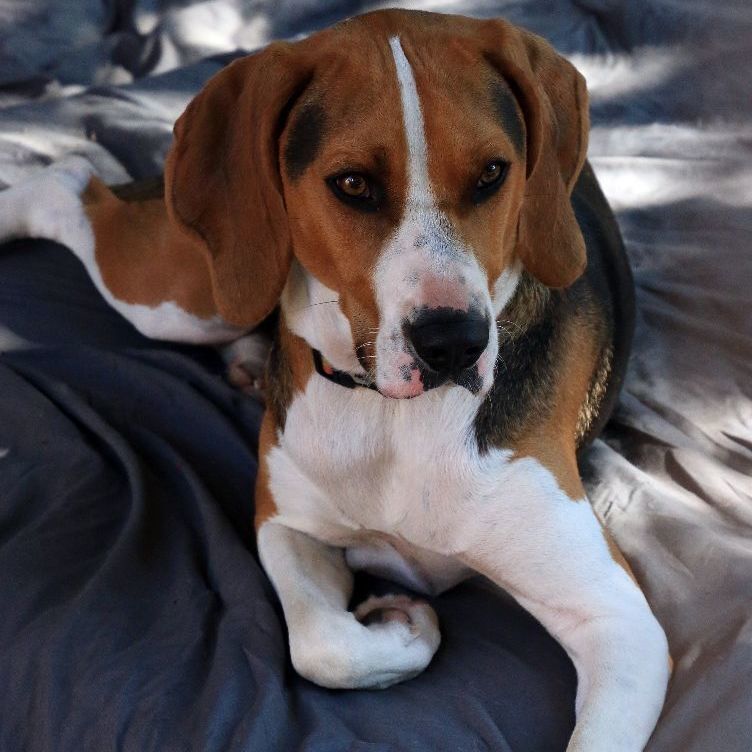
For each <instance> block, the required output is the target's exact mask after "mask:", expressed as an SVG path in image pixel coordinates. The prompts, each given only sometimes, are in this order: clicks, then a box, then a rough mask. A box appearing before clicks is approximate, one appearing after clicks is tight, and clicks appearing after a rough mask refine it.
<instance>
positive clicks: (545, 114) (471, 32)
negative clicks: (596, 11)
mask: <svg viewBox="0 0 752 752" xmlns="http://www.w3.org/2000/svg"><path fill="white" fill-rule="evenodd" d="M251 61H253V62H251ZM262 63H263V65H262ZM233 69H234V70H233ZM217 111H220V112H224V115H225V117H230V118H232V119H233V120H236V121H238V122H239V123H240V125H235V126H233V127H232V129H231V132H230V133H229V134H228V133H227V132H226V129H227V126H224V130H223V126H222V125H221V123H220V122H218V116H217ZM228 112H229V113H230V114H229V115H228V114H227V113H228ZM212 113H213V114H212ZM586 127H587V116H586V107H585V105H584V87H583V83H582V80H581V77H579V75H578V74H577V73H576V72H575V71H574V69H573V68H572V67H571V66H570V65H569V64H568V63H566V62H565V61H564V60H563V59H561V58H559V57H558V56H557V55H556V54H555V53H554V52H553V50H551V48H550V47H548V46H547V45H546V44H545V43H544V42H543V41H542V40H540V39H538V38H537V37H533V36H532V35H529V34H527V33H524V32H521V31H520V30H517V29H515V28H514V27H511V26H510V25H508V24H506V23H504V22H480V21H473V20H470V19H463V18H459V17H451V16H436V15H433V14H422V13H409V12H400V11H389V12H381V13H375V14H369V15H367V16H363V17H359V18H357V19H354V20H352V21H350V22H347V23H346V24H342V25H340V26H338V27H335V28H333V29H330V30H327V31H325V32H322V33H321V34H318V35H315V36H313V37H310V38H309V39H307V40H305V41H303V42H300V43H297V44H295V45H282V46H279V45H278V46H276V47H272V48H268V49H267V51H265V52H264V53H260V55H258V56H254V58H246V59H245V61H238V62H237V63H235V64H233V65H232V66H230V68H228V69H226V70H225V71H223V72H222V73H221V74H219V75H218V76H217V77H215V79H213V81H212V82H210V84H209V85H208V86H207V88H206V89H205V91H204V92H203V93H202V94H201V95H199V97H197V98H196V100H194V102H193V103H192V104H191V106H190V107H189V108H188V110H187V111H186V113H185V114H184V115H183V117H182V118H181V121H179V123H178V125H177V126H176V145H175V146H174V147H173V150H172V152H171V154H170V158H169V160H168V169H167V188H168V191H167V198H168V206H169V207H170V210H171V216H173V217H174V218H175V219H176V220H177V221H179V222H181V223H183V224H184V225H185V226H187V228H188V229H189V230H190V231H192V232H194V233H197V234H198V235H199V236H200V237H201V238H202V239H203V240H204V241H205V243H206V245H207V253H208V258H209V260H210V267H211V270H212V275H213V279H212V281H213V285H214V289H215V294H216V295H217V298H218V303H219V304H220V310H221V311H222V313H223V315H224V316H225V318H227V319H229V320H231V321H233V323H235V322H242V323H244V324H245V323H247V322H249V321H250V320H258V318H260V314H261V313H264V312H266V311H268V309H269V308H270V307H271V306H272V305H274V304H275V303H276V301H277V299H278V297H279V295H280V293H281V289H282V287H283V286H284V284H285V282H286V280H287V274H288V270H289V269H290V263H291V259H292V258H293V257H294V258H295V259H296V260H297V262H298V265H299V267H300V268H302V270H304V271H303V272H302V273H303V274H304V275H306V285H307V287H308V292H309V293H310V290H311V287H314V288H315V290H314V293H315V294H314V295H313V296H311V295H309V299H308V300H307V305H308V306H309V308H308V313H301V311H300V310H299V309H301V308H303V306H302V305H297V306H296V303H295V301H293V302H292V303H289V305H288V308H289V310H288V311H286V312H285V313H286V316H287V317H288V319H290V321H291V323H292V324H293V326H292V328H293V330H296V326H295V324H296V323H297V324H299V326H298V327H297V333H300V334H302V335H303V336H305V334H306V331H309V332H310V331H311V330H312V328H316V327H318V329H319V330H320V329H322V328H326V327H328V328H329V329H330V330H331V331H329V332H328V333H325V334H323V335H322V332H321V331H318V333H317V336H318V337H319V339H318V341H317V342H316V343H315V344H316V345H317V346H318V345H319V344H320V342H322V341H323V342H324V346H321V347H320V349H322V352H323V354H324V356H326V357H327V358H329V359H331V360H332V362H333V363H334V365H335V366H336V367H338V368H347V369H348V370H352V368H353V366H354V367H355V368H359V369H361V372H364V373H366V374H368V375H370V376H371V377H372V378H375V382H376V386H377V388H378V389H379V391H380V392H381V393H382V394H384V395H386V396H389V397H414V396H416V395H419V394H421V393H422V392H423V391H425V390H427V389H429V388H432V387H434V386H438V385H440V384H442V383H445V382H452V383H455V384H457V385H459V386H462V387H465V388H467V389H468V390H470V391H471V392H473V393H475V394H483V393H485V392H486V391H487V390H488V389H489V387H490V385H491V383H492V380H493V369H494V364H495V361H496V356H497V350H498V339H497V330H496V318H497V316H498V315H499V313H500V311H501V309H502V308H503V306H504V305H505V304H506V302H507V301H508V300H509V299H510V297H511V295H512V293H513V291H514V288H515V284H516V279H517V277H518V274H519V270H520V269H521V268H522V267H523V266H524V267H525V268H526V269H527V270H528V271H529V272H530V273H532V274H534V275H535V276H537V277H538V278H539V279H541V280H542V281H543V282H544V283H546V284H551V285H554V286H563V285H566V284H569V283H570V282H571V281H573V279H575V278H576V277H577V276H578V275H579V273H580V272H581V271H582V268H583V266H584V246H583V243H582V237H581V235H580V233H579V230H578V229H577V225H576V222H575V221H574V217H573V215H572V211H571V206H570V205H569V201H568V196H569V192H570V191H571V188H572V186H573V184H574V181H575V179H576V176H577V173H578V172H579V169H580V167H581V165H582V162H583V160H584V152H585V143H586V137H585V133H586ZM202 137H203V149H204V153H202V154H201V155H197V154H196V151H197V148H198V143H199V141H200V140H201V138H202ZM207 149H208V156H207ZM191 152H192V153H193V154H194V156H195V157H196V158H197V159H198V162H199V163H200V164H201V165H202V166H203V172H202V171H201V170H200V169H199V168H198V167H194V166H192V165H191V164H189V162H188V158H187V157H188V155H189V154H190V153H191ZM270 152H271V153H270ZM212 158H213V159H214V162H211V161H210V160H211V159H212ZM215 162H216V163H219V164H218V165H216V164H215ZM213 165H214V166H213ZM220 168H221V169H220ZM207 172H209V173H210V178H209V179H208V178H207V174H206V173H207ZM212 178H213V179H212ZM261 178H266V180H267V183H266V185H264V184H263V183H261V182H260V180H261ZM220 202H223V203H222V204H220ZM254 242H255V243H256V244H257V245H262V246H263V248H259V249H258V250H256V249H255V248H254V249H253V250H251V249H250V248H249V245H250V244H252V243H254ZM254 265H255V268H254ZM300 268H298V269H297V271H295V274H297V275H298V276H299V275H300V273H301V272H300ZM293 269H294V270H295V269H296V267H293ZM289 288H290V284H289V283H288V290H289ZM244 290H245V292H244ZM311 297H314V298H315V297H318V298H319V299H317V300H316V299H313V300H312V299H310V298H311ZM300 302H301V301H299V300H298V301H297V303H300ZM223 303H224V309H223V308H222V305H223ZM318 305H320V306H322V307H327V306H329V307H331V308H330V309H329V310H328V311H327V314H326V316H318V318H317V317H316V312H315V311H314V307H315V306H318ZM283 307H284V306H283ZM305 317H308V318H309V319H310V320H309V321H307V322H305V321H303V322H301V319H304V318H305ZM323 321H326V324H323V323H322V322H323ZM327 343H328V344H330V345H331V348H332V352H328V351H327V347H326V346H325V345H326V344H327ZM311 344H314V343H311ZM343 349H344V350H346V351H347V350H349V352H350V354H351V357H350V359H349V360H348V359H347V358H345V359H344V362H343V358H342V356H341V351H342V350H343ZM335 351H336V352H335ZM348 366H349V368H348Z"/></svg>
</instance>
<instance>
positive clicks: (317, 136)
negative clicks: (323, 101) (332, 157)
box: [284, 102, 326, 180]
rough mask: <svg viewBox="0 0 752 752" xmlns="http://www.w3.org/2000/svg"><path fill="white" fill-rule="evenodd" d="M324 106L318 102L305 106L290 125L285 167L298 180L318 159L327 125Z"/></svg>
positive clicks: (291, 177)
mask: <svg viewBox="0 0 752 752" xmlns="http://www.w3.org/2000/svg"><path fill="white" fill-rule="evenodd" d="M325 121H326V118H325V115H324V108H323V107H321V105H319V104H316V103H313V102H312V103H309V104H306V105H304V106H303V108H302V109H301V111H300V112H299V113H298V114H297V115H296V116H295V118H294V120H293V121H292V123H291V125H290V132H289V135H288V136H287V145H286V146H285V157H284V161H285V169H286V170H287V175H288V176H289V177H290V179H291V180H296V179H297V178H299V177H300V176H301V175H302V174H303V173H304V172H305V171H306V168H307V167H308V166H309V165H310V164H311V162H313V160H314V159H316V155H317V154H318V151H319V148H320V146H321V141H322V139H323V137H324V130H325V125H326V122H325Z"/></svg>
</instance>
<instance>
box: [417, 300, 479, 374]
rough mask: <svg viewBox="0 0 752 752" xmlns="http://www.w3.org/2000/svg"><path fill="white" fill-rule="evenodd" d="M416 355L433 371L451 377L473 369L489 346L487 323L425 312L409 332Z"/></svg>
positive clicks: (456, 313)
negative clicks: (471, 367) (467, 369)
mask: <svg viewBox="0 0 752 752" xmlns="http://www.w3.org/2000/svg"><path fill="white" fill-rule="evenodd" d="M406 333H407V337H408V339H409V340H410V341H411V342H412V345H413V348H414V350H415V353H416V354H417V355H418V357H419V358H420V359H421V360H422V361H423V362H424V363H425V364H426V365H427V366H428V367H429V368H430V369H431V370H433V371H437V372H438V373H440V374H442V375H444V376H454V375H456V374H459V373H460V372H461V371H464V370H465V369H466V368H470V366H472V365H474V364H475V362H476V361H477V360H478V358H480V356H481V355H482V354H483V351H484V350H485V349H486V346H487V345H488V335H489V329H488V320H487V319H486V318H485V317H484V316H482V315H480V314H477V313H472V312H471V313H465V312H462V311H449V312H446V311H435V310H434V311H431V310H429V311H426V312H425V313H422V314H421V315H420V316H419V317H418V318H417V319H416V320H415V321H414V322H413V323H412V324H411V325H410V326H409V327H408V328H407V332H406Z"/></svg>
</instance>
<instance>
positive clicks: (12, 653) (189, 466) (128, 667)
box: [0, 0, 752, 752]
mask: <svg viewBox="0 0 752 752" xmlns="http://www.w3.org/2000/svg"><path fill="white" fill-rule="evenodd" d="M393 4H394V3H384V5H393ZM405 5H407V6H411V7H416V6H418V5H419V6H420V7H421V8H424V9H434V10H442V11H446V12H463V13H469V14H475V15H482V16H491V15H504V16H506V17H507V18H509V19H510V20H512V21H514V22H517V23H521V24H523V25H525V26H527V27H528V28H531V29H532V30H534V31H536V32H538V33H541V34H543V35H544V36H546V37H548V38H549V39H550V40H551V41H552V42H553V43H554V44H555V45H556V46H557V48H558V49H559V50H560V51H562V52H563V53H565V54H567V55H568V56H569V57H570V58H571V59H572V60H573V62H575V64H576V65H578V67H579V68H580V69H581V70H582V71H583V73H584V74H585V75H586V77H587V79H588V85H589V88H590V92H591V97H592V110H591V112H592V121H593V130H592V135H591V148H590V154H589V157H590V160H591V162H592V164H593V166H594V168H595V170H596V172H597V174H598V177H599V179H600V180H601V183H602V185H603V187H604V190H605V192H606V194H607V196H608V198H609V200H610V201H611V203H612V206H613V207H614V209H615V210H616V212H617V218H618V220H619V223H620V226H621V228H622V231H623V233H624V237H625V241H626V245H627V249H628V252H629V254H630V258H631V261H632V264H633V268H634V272H635V278H636V283H637V296H638V321H637V331H636V338H635V346H634V355H633V357H632V360H631V363H630V370H629V373H628V376H627V381H626V386H625V390H624V393H623V395H622V400H621V404H620V407H619V410H618V411H617V414H616V416H615V418H614V420H613V421H612V423H611V424H610V426H609V427H608V429H607V431H606V433H605V434H604V436H603V437H602V439H601V440H598V441H597V442H596V443H595V444H594V446H593V447H592V449H591V451H590V452H589V454H588V456H587V457H586V460H585V467H584V468H583V469H584V471H585V473H586V476H587V479H588V487H589V490H590V493H591V496H592V499H593V501H594V504H595V506H596V508H597V510H598V511H599V512H600V513H601V514H602V516H603V517H604V518H605V519H606V521H607V523H608V525H609V527H610V528H611V530H612V531H613V534H614V536H615V538H616V540H617V541H618V543H619V545H620V546H621V547H622V549H623V550H624V552H625V553H626V555H627V557H628V558H629V560H630V562H631V564H632V566H633V568H634V569H635V571H636V573H637V576H638V578H639V579H640V581H641V582H642V584H643V586H644V589H645V591H646V594H647V596H648V599H649V601H650V602H651V604H652V606H653V608H654V609H655V611H656V613H657V615H658V617H659V619H660V621H661V622H662V624H663V625H664V626H665V628H666V630H667V633H668V636H669V641H670V644H671V649H672V654H673V656H674V659H675V662H676V671H675V675H674V678H673V680H672V683H671V687H670V690H669V695H668V699H667V704H666V708H665V710H664V713H663V716H662V718H661V720H660V722H659V725H658V728H657V730H656V733H655V735H654V737H653V740H652V742H651V744H650V746H649V750H650V752H674V751H675V750H682V752H707V751H708V750H718V752H742V751H743V750H744V751H746V750H748V749H749V747H750V741H749V740H750V739H751V738H752V679H751V677H752V649H751V648H750V645H752V610H751V609H750V601H751V600H752V481H750V476H751V475H752V262H751V261H750V256H749V249H750V244H751V242H752V87H751V86H750V75H749V70H750V63H752V56H751V55H750V52H751V51H752V8H751V7H750V6H749V3H748V2H745V1H744V0H737V1H736V2H733V0H725V1H724V2H717V1H716V0H684V2H675V1H672V0H634V1H633V2H629V3H626V2H617V1H613V0H555V1H554V2H551V1H548V0H546V1H545V2H544V0H538V1H536V0H517V1H516V2H514V1H512V0H510V1H508V2H499V1H498V0H497V1H496V2H493V1H492V0H487V1H484V0H475V1H474V0H466V1H465V2H456V3H447V2H421V3H419V4H418V3H405ZM372 7H379V4H368V3H365V2H349V3H348V2H342V1H340V2H336V1H334V0H333V1H331V2H302V1H301V2H294V0H278V1H277V2H271V1H270V0H255V1H253V0H248V1H246V2H242V1H241V0H207V1H206V2H199V3H191V2H188V1H187V0H182V1H178V0H174V1H173V0H107V1H106V2H102V0H80V2H75V3H74V2H57V3H52V2H43V0H26V1H25V2H14V0H0V35H2V38H0V184H5V185H7V184H12V183H14V182H16V181H18V180H20V179H22V178H23V177H24V176H26V175H28V174H31V173H32V172H33V171H34V170H36V169H39V167H41V166H42V165H45V164H48V163H49V162H52V161H55V160H57V159H60V158H61V157H62V156H64V155H66V154H69V153H77V154H83V155H85V156H86V157H87V158H89V159H90V160H91V161H92V163H93V164H94V165H95V166H96V168H97V170H98V171H99V173H100V174H101V175H102V176H103V177H104V179H105V180H107V181H110V182H123V181H124V180H127V179H129V178H138V177H146V176H149V175H154V174H157V173H159V172H160V171H161V168H162V162H163V158H164V154H165V151H166V149H167V147H168V145H169V143H170V129H171V125H172V122H173V121H174V119H175V118H176V117H177V115H178V114H179V113H180V111H181V110H182V108H183V107H184V106H185V104H186V102H187V101H188V100H189V99H190V97H191V96H192V95H193V94H194V93H195V92H196V91H197V90H198V88H199V87H200V86H201V84H202V82H203V81H205V80H206V78H207V77H208V76H209V75H211V74H212V73H213V72H215V71H216V70H218V69H219V67H220V65H222V64H223V63H224V62H226V61H227V60H228V59H229V57H231V56H232V55H233V54H237V51H238V49H239V48H244V49H246V50H250V49H253V48H255V47H257V46H259V45H262V44H264V43H266V42H267V41H269V40H270V39H272V38H276V37H280V36H294V35H297V34H301V33H306V32H308V31H310V30H312V29H314V28H317V27H320V26H323V25H326V24H329V23H331V22H333V21H335V20H337V19H339V18H341V17H344V16H346V15H350V14H352V13H354V12H359V11H361V10H365V9H366V8H372ZM0 279H1V280H2V283H1V284H0V350H3V351H4V352H3V354H2V355H1V356H0V612H1V613H2V616H1V617H0V750H2V751H3V752H5V751H6V750H8V751H9V752H15V751H16V750H55V751H57V750H82V749H83V750H89V749H91V750H104V749H124V750H139V751H140V750H148V749H154V750H160V751H163V750H188V749H189V750H194V749H195V750H228V749H239V750H241V749H242V750H280V752H282V751H286V750H291V749H306V750H316V751H317V752H319V751H321V752H328V750H357V751H358V752H360V751H362V750H408V749H409V750H426V752H428V750H457V749H462V750H476V749H477V750H483V749H493V750H514V751H515V752H524V751H527V750H529V751H530V752H537V751H538V750H557V749H563V747H564V745H565V739H566V737H567V734H568V733H569V730H570V729H571V725H572V721H573V718H572V703H573V697H574V675H573V672H572V669H571V666H570V664H569V662H568V660H567V659H566V657H565V656H564V655H563V654H562V652H561V651H560V650H559V649H558V646H556V645H555V644H554V643H553V642H552V641H551V640H550V639H549V638H548V637H547V636H546V635H545V634H544V633H543V632H542V630H541V629H540V627H539V626H538V625H537V624H536V623H535V622H534V621H533V620H532V619H530V618H529V617H528V616H527V615H526V614H524V612H522V611H520V610H519V609H517V608H516V607H515V606H514V605H513V604H511V603H510V602H509V601H508V600H507V599H506V598H505V597H504V595H503V594H502V593H500V592H499V591H497V590H496V589H494V588H493V587H491V586H490V585H488V584H487V583H484V582H483V581H480V580H476V581H473V582H471V583H468V584H467V585H464V586H462V587H460V588H457V589H455V590H454V591H452V592H450V593H448V594H446V595H445V596H442V597H441V598H439V599H437V600H436V602H435V603H434V604H433V605H434V606H435V607H436V608H437V611H438V612H439V615H440V618H441V619H442V627H443V631H444V635H445V642H444V645H443V647H442V649H441V651H440V653H439V654H438V655H437V658H436V660H435V662H434V663H433V664H432V666H431V667H430V668H429V670H428V671H427V672H426V673H425V674H424V675H422V676H420V677H418V678H417V679H415V680H413V681H411V682H408V683H406V684H404V685H400V686H398V687H395V688H393V689H390V690H388V691H386V692H380V693H379V692H328V691H326V690H322V689H319V688H317V687H314V686H313V685H311V684H309V683H307V682H305V681H303V680H300V679H298V678H297V677H295V676H294V675H293V674H292V673H291V669H290V667H289V661H288V659H287V658H286V653H285V635H284V622H283V620H281V618H280V613H279V610H278V608H277V606H276V601H275V600H274V597H273V594H272V592H271V590H270V589H269V586H268V583H267V582H266V580H265V579H264V577H263V574H262V573H261V571H260V569H259V567H258V564H257V561H256V559H255V557H254V552H253V540H252V534H251V518H252V483H253V476H254V473H255V460H254V449H255V441H256V430H257V427H258V419H259V415H260V408H259V406H258V405H257V404H256V403H255V402H254V401H253V400H250V399H248V398H244V397H242V396H240V395H239V394H237V393H236V392H234V391H232V390H231V389H230V388H229V387H228V386H227V385H226V384H225V383H224V382H223V380H222V376H221V364H220V363H219V362H218V361H217V359H216V357H215V355H214V354H213V353H212V352H210V351H206V350H203V349H199V348H187V347H182V348H178V347H175V348H168V347H164V346H157V345H156V344H155V343H150V342H147V341H145V340H143V339H142V338H141V337H139V336H138V335H137V334H136V333H135V332H134V331H133V330H132V329H130V327H129V326H128V325H127V324H126V323H125V322H123V321H122V320H120V319H119V318H118V316H117V315H116V314H115V313H114V312H112V311H110V310H109V309H107V307H106V306H105V305H104V304H103V303H102V302H101V300H99V298H98V297H97V295H96V293H95V292H94V291H93V289H92V288H91V286H90V284H89V283H88V280H87V279H86V277H85V274H84V272H83V270H82V269H81V268H80V266H79V265H78V262H76V261H75V259H73V258H72V257H71V256H70V255H69V254H67V253H66V252H65V250H64V249H62V248H60V247H56V246H54V245H52V244H49V243H41V242H30V241H18V242H16V243H13V244H9V245H6V246H4V247H2V248H0ZM359 587H360V588H361V593H362V592H365V591H366V590H373V589H378V588H383V587H385V585H384V584H383V583H378V582H375V581H365V580H364V581H361V583H360V585H359Z"/></svg>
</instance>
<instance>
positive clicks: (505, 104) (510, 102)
mask: <svg viewBox="0 0 752 752" xmlns="http://www.w3.org/2000/svg"><path fill="white" fill-rule="evenodd" d="M491 100H492V102H493V106H494V109H495V110H496V116H497V117H498V118H499V122H500V123H501V127H502V128H503V129H504V130H505V131H506V133H507V135H508V136H509V138H510V139H511V140H512V146H514V150H515V151H516V152H517V154H518V156H522V155H523V154H524V151H525V126H524V125H523V123H522V118H521V117H520V112H519V110H518V108H517V100H516V99H515V98H514V94H512V92H511V91H510V90H509V87H508V86H507V85H506V84H504V83H502V82H501V81H494V82H493V83H492V84H491Z"/></svg>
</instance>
